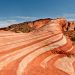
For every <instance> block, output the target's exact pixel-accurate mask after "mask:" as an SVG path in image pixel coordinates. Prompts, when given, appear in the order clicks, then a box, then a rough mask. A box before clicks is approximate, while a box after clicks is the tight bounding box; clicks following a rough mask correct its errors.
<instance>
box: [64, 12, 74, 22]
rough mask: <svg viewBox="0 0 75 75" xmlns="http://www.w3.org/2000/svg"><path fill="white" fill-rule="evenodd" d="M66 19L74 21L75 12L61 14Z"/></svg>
mask: <svg viewBox="0 0 75 75" xmlns="http://www.w3.org/2000/svg"><path fill="white" fill-rule="evenodd" d="M63 17H65V18H66V19H67V20H68V21H75V13H65V14H63Z"/></svg>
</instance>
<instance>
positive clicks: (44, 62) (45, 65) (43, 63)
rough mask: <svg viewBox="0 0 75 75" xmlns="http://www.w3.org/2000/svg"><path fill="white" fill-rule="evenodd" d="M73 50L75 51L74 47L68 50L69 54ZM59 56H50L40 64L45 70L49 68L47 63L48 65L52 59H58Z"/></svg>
mask: <svg viewBox="0 0 75 75" xmlns="http://www.w3.org/2000/svg"><path fill="white" fill-rule="evenodd" d="M72 49H73V46H72V47H71V48H70V49H69V50H67V52H69V51H71V50H72ZM58 55H59V54H52V55H50V56H48V57H47V58H45V59H44V60H43V61H42V62H41V63H40V66H41V67H43V68H45V67H47V63H48V62H49V61H50V60H51V59H52V58H54V57H56V56H58Z"/></svg>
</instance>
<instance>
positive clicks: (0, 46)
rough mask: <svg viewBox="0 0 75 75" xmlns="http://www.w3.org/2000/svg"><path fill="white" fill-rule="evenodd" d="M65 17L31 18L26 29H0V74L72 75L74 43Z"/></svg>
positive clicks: (73, 74) (74, 58)
mask: <svg viewBox="0 0 75 75" xmlns="http://www.w3.org/2000/svg"><path fill="white" fill-rule="evenodd" d="M66 24H67V21H66V20H65V19H55V20H50V21H48V20H47V21H46V22H44V24H43V23H41V22H39V23H38V22H35V24H33V25H29V26H30V27H34V28H35V29H34V30H33V31H31V32H29V33H14V32H11V31H0V75H75V57H74V56H75V55H74V53H75V47H74V46H73V45H72V42H71V40H70V39H69V38H68V37H67V36H65V35H64V34H63V28H62V27H64V26H65V25H66ZM10 28H11V27H10Z"/></svg>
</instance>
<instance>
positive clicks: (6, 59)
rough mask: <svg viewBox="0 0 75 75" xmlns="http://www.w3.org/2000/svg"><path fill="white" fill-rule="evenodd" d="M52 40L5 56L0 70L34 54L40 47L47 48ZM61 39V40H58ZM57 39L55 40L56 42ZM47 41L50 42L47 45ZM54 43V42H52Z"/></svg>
mask: <svg viewBox="0 0 75 75" xmlns="http://www.w3.org/2000/svg"><path fill="white" fill-rule="evenodd" d="M59 37H62V36H59ZM52 38H53V37H52ZM52 38H49V39H47V40H44V41H42V42H41V43H37V44H34V45H31V46H30V47H27V48H24V49H21V50H20V51H16V52H13V53H10V54H6V55H5V56H2V57H0V69H1V68H3V67H4V65H7V64H8V63H10V62H12V61H14V60H17V59H19V58H20V57H22V56H24V55H26V54H28V53H30V52H32V51H35V50H36V49H37V48H40V46H41V47H42V46H45V45H46V44H49V43H50V42H51V40H52ZM58 39H60V38H58ZM56 40H57V39H55V41H56ZM47 41H50V42H48V43H45V42H47ZM52 42H54V41H52Z"/></svg>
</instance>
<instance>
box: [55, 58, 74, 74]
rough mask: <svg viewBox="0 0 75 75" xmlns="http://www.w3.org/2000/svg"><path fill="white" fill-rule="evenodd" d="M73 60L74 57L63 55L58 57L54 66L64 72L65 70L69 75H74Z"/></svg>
mask: <svg viewBox="0 0 75 75" xmlns="http://www.w3.org/2000/svg"><path fill="white" fill-rule="evenodd" d="M74 61H75V58H74V57H71V58H68V57H63V58H60V59H58V60H57V61H56V62H55V67H56V68H57V69H60V70H62V71H64V72H66V73H67V74H69V75H75V70H74V67H73V65H72V64H73V62H74Z"/></svg>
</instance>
